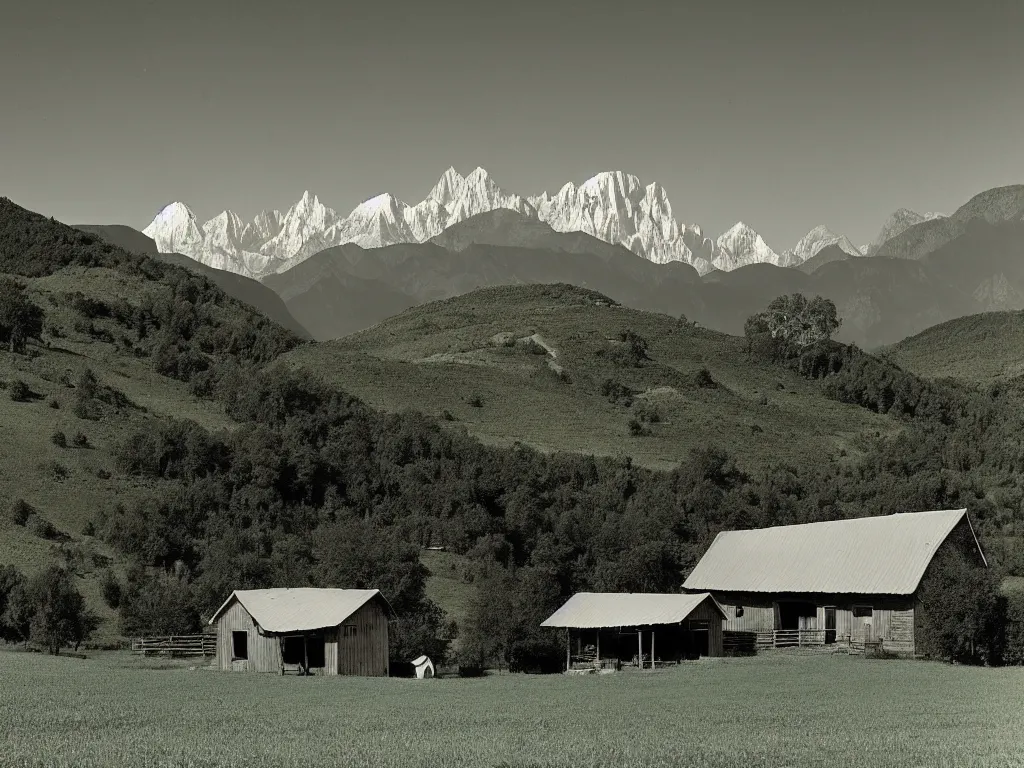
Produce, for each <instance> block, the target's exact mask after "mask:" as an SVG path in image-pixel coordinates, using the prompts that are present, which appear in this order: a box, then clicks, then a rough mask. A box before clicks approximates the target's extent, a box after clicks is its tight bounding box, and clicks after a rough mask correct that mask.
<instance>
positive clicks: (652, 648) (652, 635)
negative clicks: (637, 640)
mask: <svg viewBox="0 0 1024 768" xmlns="http://www.w3.org/2000/svg"><path fill="white" fill-rule="evenodd" d="M651 669H654V629H653V628H652V629H651Z"/></svg>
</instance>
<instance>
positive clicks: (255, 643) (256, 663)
mask: <svg viewBox="0 0 1024 768" xmlns="http://www.w3.org/2000/svg"><path fill="white" fill-rule="evenodd" d="M242 630H244V631H245V632H247V633H248V636H249V658H248V660H246V661H232V658H231V655H232V641H231V633H232V632H234V631H242ZM217 666H218V667H219V668H220V669H222V670H224V671H236V672H279V671H280V670H281V641H280V640H279V639H278V638H277V637H276V636H271V635H264V634H263V633H262V632H261V631H260V629H259V628H258V627H257V626H256V624H255V622H253V620H252V617H251V616H250V615H249V614H248V612H247V611H246V610H245V608H243V607H242V604H241V603H240V602H238V601H237V600H235V601H234V602H232V603H231V605H230V606H229V607H228V608H227V610H225V611H224V613H222V614H221V615H220V617H219V618H218V619H217Z"/></svg>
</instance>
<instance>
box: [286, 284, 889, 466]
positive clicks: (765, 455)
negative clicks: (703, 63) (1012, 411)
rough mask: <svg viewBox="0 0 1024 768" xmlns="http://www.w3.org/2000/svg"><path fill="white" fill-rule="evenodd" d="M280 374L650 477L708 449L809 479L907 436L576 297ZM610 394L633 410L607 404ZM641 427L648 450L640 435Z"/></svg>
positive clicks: (712, 335)
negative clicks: (632, 342)
mask: <svg viewBox="0 0 1024 768" xmlns="http://www.w3.org/2000/svg"><path fill="white" fill-rule="evenodd" d="M627 331H631V332H632V333H634V334H637V335H638V336H640V337H641V338H642V339H644V340H645V341H646V342H647V345H648V357H649V359H647V360H642V361H640V362H639V365H635V366H634V365H631V364H630V361H628V360H625V359H624V357H622V356H623V355H624V354H625V350H626V348H627V347H628V344H627V343H625V342H623V341H622V335H623V334H624V333H626V332H627ZM278 364H280V365H288V366H292V367H297V368H305V369H308V370H312V371H315V372H317V373H318V374H320V375H322V376H324V377H325V378H327V379H328V380H329V381H332V382H335V383H337V384H338V385H340V386H342V387H343V388H345V389H346V390H348V391H350V392H352V393H353V394H355V395H356V396H358V397H360V398H362V399H364V400H366V401H367V402H369V403H371V404H373V405H375V406H378V407H381V408H384V409H387V410H392V411H400V410H403V409H418V410H422V411H424V412H425V413H427V414H428V415H432V416H436V417H440V418H442V419H444V420H446V421H448V423H450V424H451V425H452V426H454V427H465V428H466V429H467V430H468V431H469V433H470V434H472V435H475V436H477V437H479V438H480V439H482V440H484V441H485V442H488V443H492V444H499V445H510V444H513V443H515V442H522V443H525V444H528V445H531V446H535V447H537V448H539V449H541V450H544V451H575V452H582V453H593V454H596V455H608V456H625V455H628V456H632V457H633V458H634V459H635V460H637V461H639V462H641V463H643V464H646V465H648V466H652V467H669V466H674V465H675V464H677V463H678V462H679V461H680V460H681V459H682V458H683V457H684V456H685V455H686V453H687V452H688V451H689V450H690V449H691V448H694V447H696V446H700V445H706V444H709V443H712V442H713V443H715V444H716V445H719V446H722V447H725V448H726V449H728V450H729V451H731V452H734V453H735V454H736V455H737V456H738V457H739V458H740V460H741V461H742V463H744V464H745V465H747V466H750V467H754V466H759V465H763V464H765V463H768V462H771V461H773V460H786V461H789V462H792V463H794V464H797V465H800V464H804V465H806V464H810V463H815V462H820V461H822V460H823V458H825V457H830V456H833V457H838V456H840V455H842V454H844V452H845V454H846V455H850V456H852V455H856V454H858V453H860V451H861V449H862V447H863V446H864V439H865V438H867V437H869V436H870V437H874V436H875V435H876V434H877V433H891V432H893V431H894V430H896V429H897V426H896V425H895V423H894V422H893V421H892V420H890V419H887V418H885V417H883V416H880V415H878V414H874V413H870V412H868V411H865V410H864V409H861V408H856V407H853V406H845V405H842V404H840V403H837V402H834V401H832V400H828V399H826V398H825V397H824V396H823V395H822V393H821V384H820V383H819V382H813V381H808V380H806V379H804V378H802V377H800V376H798V375H796V374H795V373H793V372H792V371H790V370H788V369H785V368H783V367H781V366H773V365H767V364H760V363H757V362H755V361H752V360H751V359H749V358H748V356H747V354H746V352H745V341H744V340H743V339H741V338H737V337H733V336H727V335H725V334H721V333H717V332H714V331H709V330H706V329H702V328H698V327H695V326H693V325H691V324H685V323H682V322H680V321H677V320H675V319H673V318H671V317H668V316H665V315H659V314H655V313H648V312H641V311H638V310H633V309H627V308H624V307H621V306H613V305H611V304H609V302H608V301H607V299H605V298H604V297H602V296H601V295H600V294H597V293H594V292H592V291H586V290H583V289H577V288H572V287H568V286H509V287H503V288H488V289H482V290H479V291H474V292H473V293H470V294H467V295H464V296H460V297H457V298H454V299H449V300H446V301H441V302H435V303H432V304H427V305H424V306H420V307H417V308H414V309H410V310H408V311H406V312H403V313H402V314H400V315H398V316H397V317H393V318H391V319H389V320H386V321H385V322H383V323H380V324H379V325H377V326H375V327H374V328H371V329H369V330H366V331H363V332H361V333H357V334H354V335H352V336H350V337H348V338H345V339H341V340H339V341H335V342H330V343H326V344H322V345H318V346H317V347H315V348H314V347H310V348H308V349H298V350H295V351H294V352H292V353H290V354H289V355H286V356H285V357H283V358H282V359H281V361H280V362H279V363H278ZM703 369H706V371H707V372H708V373H709V374H710V378H709V379H705V378H703V374H702V370H703ZM608 380H612V381H614V382H617V383H618V384H619V385H621V387H624V388H626V389H628V390H629V391H630V392H631V393H632V395H631V396H630V395H626V396H618V397H616V396H615V394H614V393H612V394H608V393H607V392H606V391H603V387H604V384H605V382H606V381H608ZM630 400H632V402H631V403H630V402H629V401H630ZM651 413H656V414H657V420H656V421H650V420H649V419H650V416H649V414H651ZM645 414H646V415H647V420H645ZM632 419H636V420H637V421H638V422H640V425H639V426H640V427H641V428H642V431H643V432H644V433H645V434H634V433H632V432H631V430H630V427H629V423H630V421H631V420H632ZM634 431H636V430H635V429H634Z"/></svg>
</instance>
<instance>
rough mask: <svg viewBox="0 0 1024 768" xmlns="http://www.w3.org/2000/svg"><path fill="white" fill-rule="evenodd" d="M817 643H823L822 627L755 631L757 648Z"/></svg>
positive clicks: (811, 645) (813, 644)
mask: <svg viewBox="0 0 1024 768" xmlns="http://www.w3.org/2000/svg"><path fill="white" fill-rule="evenodd" d="M818 645H825V630H824V629H776V630H773V631H770V632H758V633H757V647H758V648H790V647H798V648H801V647H814V646H818Z"/></svg>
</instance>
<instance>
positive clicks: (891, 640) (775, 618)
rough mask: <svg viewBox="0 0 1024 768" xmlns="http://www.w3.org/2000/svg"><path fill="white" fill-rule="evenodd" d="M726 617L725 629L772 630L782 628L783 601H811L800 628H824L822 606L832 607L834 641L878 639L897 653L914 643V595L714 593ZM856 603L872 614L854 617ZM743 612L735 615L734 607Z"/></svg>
mask: <svg viewBox="0 0 1024 768" xmlns="http://www.w3.org/2000/svg"><path fill="white" fill-rule="evenodd" d="M713 594H714V596H715V599H716V600H718V602H719V603H720V604H721V606H722V607H723V608H724V609H725V612H726V614H727V615H728V616H729V618H728V619H727V620H726V622H725V627H724V629H725V630H728V631H744V632H771V631H773V630H776V629H781V628H782V627H781V626H780V624H779V611H778V605H779V603H783V602H800V603H810V604H812V605H813V606H814V615H807V616H801V617H799V620H798V628H799V629H808V630H813V629H818V630H823V629H825V608H827V607H828V608H835V614H836V626H835V630H836V641H837V642H845V641H849V640H853V641H854V642H858V643H862V642H864V640H865V639H868V640H881V641H882V642H883V646H884V647H885V648H886V649H888V650H892V651H894V652H896V653H905V654H908V655H912V654H913V653H914V652H915V645H914V623H915V621H914V604H915V601H914V598H913V597H897V596H889V595H818V594H806V595H758V594H749V593H748V594H740V593H733V592H718V593H713ZM856 606H869V607H870V608H871V616H870V617H867V616H854V615H853V614H854V608H855V607H856ZM739 607H742V608H743V615H742V616H737V615H736V614H737V608H739Z"/></svg>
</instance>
